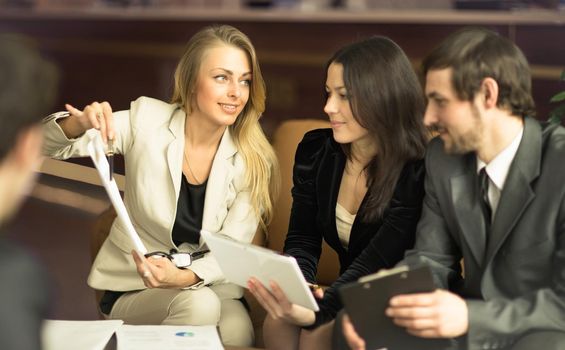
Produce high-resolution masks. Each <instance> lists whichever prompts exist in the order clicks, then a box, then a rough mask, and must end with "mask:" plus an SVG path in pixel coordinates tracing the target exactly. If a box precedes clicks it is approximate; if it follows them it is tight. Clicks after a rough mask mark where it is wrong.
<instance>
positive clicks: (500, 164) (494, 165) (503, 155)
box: [477, 127, 524, 221]
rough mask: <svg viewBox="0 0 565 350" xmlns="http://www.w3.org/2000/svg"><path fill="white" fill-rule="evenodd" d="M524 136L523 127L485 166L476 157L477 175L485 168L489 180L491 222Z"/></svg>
mask: <svg viewBox="0 0 565 350" xmlns="http://www.w3.org/2000/svg"><path fill="white" fill-rule="evenodd" d="M523 134H524V127H522V129H521V130H520V132H519V133H518V135H516V137H515V138H514V140H512V142H511V143H510V144H509V145H508V146H507V147H506V148H505V149H504V150H502V152H500V153H499V154H498V155H497V156H496V157H494V159H493V160H492V161H491V162H490V163H488V164H486V163H485V162H483V161H482V160H480V159H479V157H477V174H478V173H479V172H480V171H481V169H482V168H483V167H485V166H486V172H487V175H488V179H489V186H488V199H489V204H490V207H491V210H492V215H491V221H493V220H494V217H495V215H496V209H497V208H498V202H499V201H500V195H501V193H502V189H503V188H504V183H505V182H506V178H507V177H508V171H509V170H510V166H511V165H512V161H513V160H514V157H515V156H516V152H517V151H518V146H520V141H521V140H522V135H523Z"/></svg>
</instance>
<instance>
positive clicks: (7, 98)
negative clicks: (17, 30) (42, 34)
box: [0, 34, 58, 161]
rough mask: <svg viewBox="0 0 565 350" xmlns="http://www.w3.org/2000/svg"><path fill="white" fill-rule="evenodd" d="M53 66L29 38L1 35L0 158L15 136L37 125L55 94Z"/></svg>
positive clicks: (7, 149)
mask: <svg viewBox="0 0 565 350" xmlns="http://www.w3.org/2000/svg"><path fill="white" fill-rule="evenodd" d="M57 77H58V74H57V69H56V67H55V66H54V65H53V64H52V63H50V62H48V61H46V60H45V59H43V58H42V57H41V56H40V55H39V53H38V51H37V50H36V49H35V48H34V47H33V45H32V43H31V41H30V40H29V39H26V38H24V37H22V36H19V35H14V34H0V161H2V160H3V159H4V157H6V155H7V154H8V153H9V152H10V150H11V149H12V147H13V146H14V144H15V142H16V140H17V138H18V135H19V134H20V133H21V132H22V131H23V130H25V129H27V128H29V127H31V126H33V125H35V124H38V123H39V122H40V121H41V119H42V118H43V117H44V116H45V115H46V114H47V113H48V111H49V108H51V106H52V103H53V101H54V98H55V95H56V93H57V91H56V90H57V82H58V79H57Z"/></svg>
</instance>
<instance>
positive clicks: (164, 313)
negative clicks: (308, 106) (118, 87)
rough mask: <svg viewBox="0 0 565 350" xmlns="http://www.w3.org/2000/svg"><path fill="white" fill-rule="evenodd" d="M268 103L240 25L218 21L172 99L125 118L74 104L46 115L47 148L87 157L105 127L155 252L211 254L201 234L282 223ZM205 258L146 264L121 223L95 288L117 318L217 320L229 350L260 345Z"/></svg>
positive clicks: (193, 48) (129, 203) (240, 236)
mask: <svg viewBox="0 0 565 350" xmlns="http://www.w3.org/2000/svg"><path fill="white" fill-rule="evenodd" d="M264 108H265V85H264V81H263V78H262V76H261V71H260V69H259V64H258V62H257V58H256V54H255V49H254V48H253V45H252V44H251V42H250V41H249V39H248V38H247V36H245V35H244V34H243V33H241V32H240V31H239V30H237V29H235V28H233V27H230V26H226V25H222V26H212V27H207V28H204V29H203V30H201V31H200V32H198V33H197V34H195V35H194V36H193V37H192V38H191V39H190V41H189V42H188V45H187V48H186V51H185V53H184V55H183V56H182V58H181V60H180V62H179V64H178V66H177V69H176V72H175V89H174V93H173V98H172V101H171V103H166V102H163V101H159V100H155V99H152V98H148V97H140V98H139V99H137V100H136V101H134V102H133V103H132V104H131V108H130V109H129V110H127V111H120V112H115V113H113V112H112V108H111V106H110V104H109V103H108V102H101V103H98V102H94V103H92V104H90V105H88V106H86V107H85V108H84V109H83V110H82V111H81V110H79V109H76V108H74V107H73V106H71V105H66V109H67V111H68V112H67V113H55V114H53V115H51V116H49V117H48V118H46V119H45V122H44V123H45V129H46V143H45V146H44V149H45V153H46V154H48V155H49V156H51V157H54V158H60V159H64V158H69V157H74V156H83V155H85V153H86V143H87V141H88V137H87V136H88V135H89V134H91V133H93V132H97V130H100V132H101V134H102V138H103V139H104V140H106V139H108V140H113V147H114V148H115V151H116V152H117V153H121V154H123V155H124V159H125V168H126V169H125V171H126V172H125V174H126V189H125V198H124V202H125V205H126V207H127V209H128V212H129V214H130V216H131V219H132V221H133V223H134V226H135V228H136V230H137V232H138V233H139V235H140V237H141V239H142V240H143V242H144V243H145V245H146V247H147V249H148V250H149V251H150V252H153V251H157V252H165V253H169V252H171V251H173V252H174V251H179V252H189V253H202V252H203V249H204V248H203V241H202V239H201V238H200V230H201V229H205V230H207V231H211V232H218V233H222V234H226V235H229V236H231V237H233V238H234V239H236V240H238V241H243V242H250V241H251V240H252V238H253V235H254V234H255V232H256V231H257V228H258V227H259V226H264V225H265V224H267V223H268V221H269V220H270V218H271V216H272V213H273V197H274V196H275V192H276V188H277V183H278V166H277V161H276V157H275V155H274V152H273V150H272V148H271V146H270V145H269V143H268V141H267V139H266V138H265V135H264V134H263V132H262V130H261V128H260V125H259V118H260V116H261V114H262V113H263V111H264ZM132 255H133V256H132ZM163 255H164V256H165V257H170V255H167V254H163ZM195 255H198V254H195ZM201 256H202V257H201V258H200V259H197V260H194V261H193V262H192V264H191V265H190V266H187V267H185V268H178V267H177V265H175V264H174V263H173V261H174V259H173V260H170V259H166V258H162V257H158V256H150V257H147V258H146V257H144V256H142V255H140V254H137V253H136V252H135V251H133V245H132V243H131V242H130V240H129V238H128V236H127V235H126V233H125V229H124V227H122V225H121V223H120V222H119V221H115V222H114V224H113V226H112V229H111V232H110V235H109V237H108V239H107V240H106V242H104V244H103V246H102V248H101V249H100V252H99V253H98V256H97V257H96V260H95V261H94V264H93V266H92V270H91V272H90V275H89V277H88V284H89V285H90V286H91V287H93V288H95V289H100V290H104V291H105V293H104V296H103V298H102V300H101V303H100V308H101V311H102V312H103V313H105V314H106V315H107V317H108V318H112V319H123V320H124V321H125V322H126V323H129V324H169V325H171V324H172V325H216V324H218V325H219V329H220V334H221V337H222V339H223V342H224V344H227V345H235V346H249V345H251V344H252V342H253V338H254V335H253V327H252V325H251V321H250V319H249V315H248V313H247V311H246V308H245V307H244V304H243V303H242V295H243V292H242V289H241V288H240V287H238V286H235V285H233V284H229V283H226V281H225V279H224V277H223V275H222V273H221V270H220V268H219V266H218V265H217V263H216V261H215V260H214V258H213V257H212V256H211V255H210V254H201Z"/></svg>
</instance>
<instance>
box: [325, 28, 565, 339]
mask: <svg viewBox="0 0 565 350" xmlns="http://www.w3.org/2000/svg"><path fill="white" fill-rule="evenodd" d="M423 71H424V74H425V76H426V86H425V93H426V96H427V98H428V106H427V110H426V114H425V118H424V119H425V123H426V124H427V125H428V126H430V127H432V128H434V129H435V130H436V131H437V132H438V134H439V137H437V138H435V139H434V140H432V141H431V143H430V145H429V148H428V151H427V155H426V169H427V175H426V176H427V178H426V197H425V199H424V206H423V211H422V217H421V219H420V222H419V226H418V232H417V238H416V246H415V247H414V249H413V250H411V251H409V252H407V254H406V257H405V260H404V262H405V263H408V264H412V263H416V262H422V261H423V262H424V263H427V264H428V265H429V266H430V267H431V269H432V272H433V274H434V278H435V280H436V283H437V285H438V287H439V289H437V290H436V291H435V292H433V293H426V294H413V295H400V296H396V297H394V298H392V299H391V300H390V305H389V307H388V308H387V310H386V314H387V315H388V316H389V317H391V318H392V319H393V321H394V322H395V323H396V324H397V325H399V326H401V327H404V328H406V329H407V331H408V332H409V333H411V334H413V335H416V336H418V337H423V338H454V339H456V340H457V342H458V344H460V345H459V347H460V348H462V349H536V348H539V349H544V350H547V349H565V333H564V332H565V186H564V184H563V181H565V130H564V129H563V128H562V127H560V126H557V125H548V124H540V123H539V122H538V121H536V120H534V119H533V118H532V116H533V115H534V103H533V99H532V97H531V77H530V69H529V66H528V63H527V61H526V59H525V57H524V55H523V53H522V52H521V51H520V50H519V49H518V48H517V47H516V46H515V45H514V44H513V43H512V42H511V41H509V40H508V39H506V38H503V37H501V36H499V35H497V34H495V33H493V32H490V31H487V30H483V29H464V30H462V31H459V32H457V33H454V34H453V35H451V36H450V37H448V38H447V39H446V40H445V41H444V42H443V43H442V44H440V46H439V47H437V48H436V49H435V50H434V51H433V52H432V53H431V54H430V55H429V56H428V57H427V58H426V59H425V60H424V62H423ZM485 172H486V173H485ZM461 259H463V262H464V277H463V273H462V269H461V265H460V260H461ZM336 328H337V327H336ZM343 331H344V333H345V336H346V339H347V342H348V344H349V345H350V347H352V348H354V349H363V348H364V342H363V340H362V339H360V338H359V336H358V335H357V334H356V333H355V331H354V329H353V327H352V325H351V323H350V322H349V321H348V319H347V318H345V321H344V322H343Z"/></svg>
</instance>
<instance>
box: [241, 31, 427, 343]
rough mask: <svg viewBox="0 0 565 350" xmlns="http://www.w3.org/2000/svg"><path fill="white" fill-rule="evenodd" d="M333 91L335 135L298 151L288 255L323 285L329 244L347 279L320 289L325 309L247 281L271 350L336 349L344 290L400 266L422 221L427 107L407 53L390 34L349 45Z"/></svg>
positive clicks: (320, 136) (306, 142)
mask: <svg viewBox="0 0 565 350" xmlns="http://www.w3.org/2000/svg"><path fill="white" fill-rule="evenodd" d="M325 89H326V93H327V101H326V105H325V107H324V111H325V112H326V114H327V115H328V117H329V119H330V122H331V129H320V130H314V131H311V132H309V133H307V134H306V135H305V136H304V138H303V140H302V142H301V143H300V145H299V146H298V149H297V151H296V158H295V164H294V174H293V176H294V188H293V189H292V196H293V205H292V212H291V219H290V226H289V231H288V235H287V238H286V242H285V247H284V251H285V253H286V254H289V255H291V256H294V257H295V258H296V259H297V261H298V264H299V265H300V268H301V270H302V273H303V274H304V276H305V277H306V280H307V281H308V282H311V283H315V282H316V271H317V264H318V261H319V258H320V253H321V249H322V240H325V241H326V242H327V243H328V244H329V245H330V246H331V247H332V248H333V249H334V250H335V251H336V253H337V254H338V256H339V261H340V277H339V278H338V279H337V280H336V281H335V282H334V283H333V284H332V285H331V286H330V287H329V288H328V289H327V290H326V291H325V293H322V291H321V290H318V291H316V292H315V295H316V296H317V297H318V298H319V306H320V311H318V312H314V311H311V310H308V309H305V308H303V307H301V306H298V305H294V304H291V303H290V302H289V301H288V299H287V298H286V296H285V295H284V293H283V292H282V291H281V290H280V289H279V288H278V286H277V285H276V284H275V283H272V285H271V288H272V290H273V292H272V293H270V292H269V291H268V290H267V289H266V288H265V286H263V285H262V284H261V283H260V282H258V281H257V280H255V279H251V280H250V281H249V288H250V290H251V292H252V293H253V294H254V295H255V297H256V298H257V299H258V301H259V302H260V303H261V304H262V305H263V307H264V308H265V309H266V310H267V312H268V316H267V318H266V320H265V323H264V340H265V344H266V346H267V348H269V349H296V348H304V349H315V348H320V349H328V348H330V346H331V345H330V344H329V343H330V340H329V339H330V338H331V337H330V335H331V327H332V324H333V322H331V323H330V321H332V320H333V319H334V318H335V316H336V314H337V312H338V311H339V310H340V309H341V308H342V304H341V301H340V300H339V297H338V295H337V290H338V288H339V287H340V286H341V285H343V284H344V283H347V282H351V281H355V280H357V279H358V278H359V277H361V276H364V275H367V274H370V273H373V272H375V271H377V270H379V269H382V268H390V267H393V266H394V265H395V264H396V263H397V262H398V261H400V260H401V259H402V258H403V256H404V252H405V250H406V249H409V248H411V247H412V245H413V244H414V235H415V230H416V224H417V222H418V220H419V217H420V210H421V206H422V200H423V196H424V182H423V178H424V165H423V160H422V158H423V155H424V151H425V146H426V142H427V139H428V137H427V133H426V129H425V127H424V125H423V120H422V118H423V111H424V105H425V104H424V99H423V94H422V90H421V87H420V84H419V82H418V79H417V76H416V74H415V72H414V70H413V68H412V66H411V64H410V61H409V60H408V58H407V57H406V55H405V54H404V52H403V51H402V49H400V47H399V46H398V45H396V44H395V43H394V42H393V41H391V40H390V39H388V38H385V37H372V38H369V39H366V40H362V41H359V42H356V43H353V44H350V45H348V46H345V47H343V48H342V49H341V50H339V51H338V52H337V53H336V54H335V55H334V56H333V57H332V58H331V59H330V60H329V63H328V65H327V77H326V84H325ZM322 325H323V326H322ZM319 326H322V327H319Z"/></svg>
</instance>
